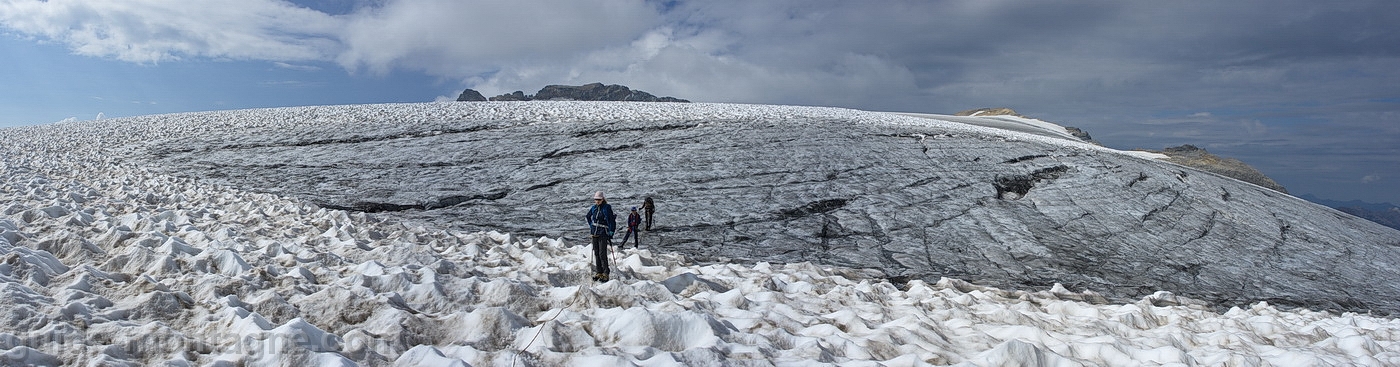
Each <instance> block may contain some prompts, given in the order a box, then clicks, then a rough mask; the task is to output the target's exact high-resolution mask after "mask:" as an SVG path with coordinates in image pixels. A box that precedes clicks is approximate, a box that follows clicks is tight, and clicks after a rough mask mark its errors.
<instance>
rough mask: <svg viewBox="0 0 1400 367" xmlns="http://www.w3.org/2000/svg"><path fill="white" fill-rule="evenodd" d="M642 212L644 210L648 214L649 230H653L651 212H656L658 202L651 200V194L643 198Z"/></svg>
mask: <svg viewBox="0 0 1400 367" xmlns="http://www.w3.org/2000/svg"><path fill="white" fill-rule="evenodd" d="M642 212H644V213H646V214H647V230H648V231H650V230H651V213H655V212H656V203H655V202H652V201H651V197H650V196H648V197H647V198H646V199H644V200H642Z"/></svg>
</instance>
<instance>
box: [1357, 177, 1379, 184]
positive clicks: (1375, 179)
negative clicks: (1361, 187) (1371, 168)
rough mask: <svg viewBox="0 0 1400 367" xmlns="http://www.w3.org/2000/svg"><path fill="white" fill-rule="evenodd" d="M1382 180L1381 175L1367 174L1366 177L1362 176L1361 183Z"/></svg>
mask: <svg viewBox="0 0 1400 367" xmlns="http://www.w3.org/2000/svg"><path fill="white" fill-rule="evenodd" d="M1380 180H1381V176H1380V175H1366V177H1362V178H1361V183H1373V182H1376V181H1380Z"/></svg>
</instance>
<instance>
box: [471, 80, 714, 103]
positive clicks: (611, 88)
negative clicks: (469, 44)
mask: <svg viewBox="0 0 1400 367" xmlns="http://www.w3.org/2000/svg"><path fill="white" fill-rule="evenodd" d="M469 95H471V96H469ZM480 95H481V93H478V92H477V91H474V90H471V89H467V90H465V91H463V92H462V96H460V97H457V100H458V101H486V100H488V99H487V98H484V97H482V98H480V99H476V97H477V96H480ZM489 100H491V101H535V100H539V101H624V102H682V103H685V102H690V101H688V100H684V99H680V98H675V97H657V96H655V95H652V94H651V93H647V92H643V91H639V90H632V89H631V88H628V87H626V86H623V85H617V84H612V85H604V84H603V83H590V84H584V85H548V86H545V87H544V88H542V89H540V91H539V92H536V93H535V94H534V95H526V94H525V92H523V91H515V92H512V93H507V94H502V95H498V96H495V97H491V98H490V99H489Z"/></svg>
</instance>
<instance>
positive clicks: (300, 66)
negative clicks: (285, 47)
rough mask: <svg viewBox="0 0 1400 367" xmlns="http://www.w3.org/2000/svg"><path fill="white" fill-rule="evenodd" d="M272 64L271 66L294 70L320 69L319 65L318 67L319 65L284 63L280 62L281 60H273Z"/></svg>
mask: <svg viewBox="0 0 1400 367" xmlns="http://www.w3.org/2000/svg"><path fill="white" fill-rule="evenodd" d="M272 65H273V66H276V67H278V68H282V69H287V70H296V71H319V70H321V67H319V66H313V65H303V64H290V63H285V62H281V61H277V62H273V63H272Z"/></svg>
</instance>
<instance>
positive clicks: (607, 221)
mask: <svg viewBox="0 0 1400 367" xmlns="http://www.w3.org/2000/svg"><path fill="white" fill-rule="evenodd" d="M584 220H587V221H588V234H589V235H590V236H592V238H593V280H597V281H602V282H606V281H608V274H610V273H611V272H612V271H611V270H610V269H608V246H609V245H612V237H613V233H614V232H616V231H617V216H616V215H615V214H613V210H612V205H608V200H607V198H604V197H603V192H602V191H599V192H597V193H595V194H593V206H592V207H589V208H588V215H586V216H584Z"/></svg>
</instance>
